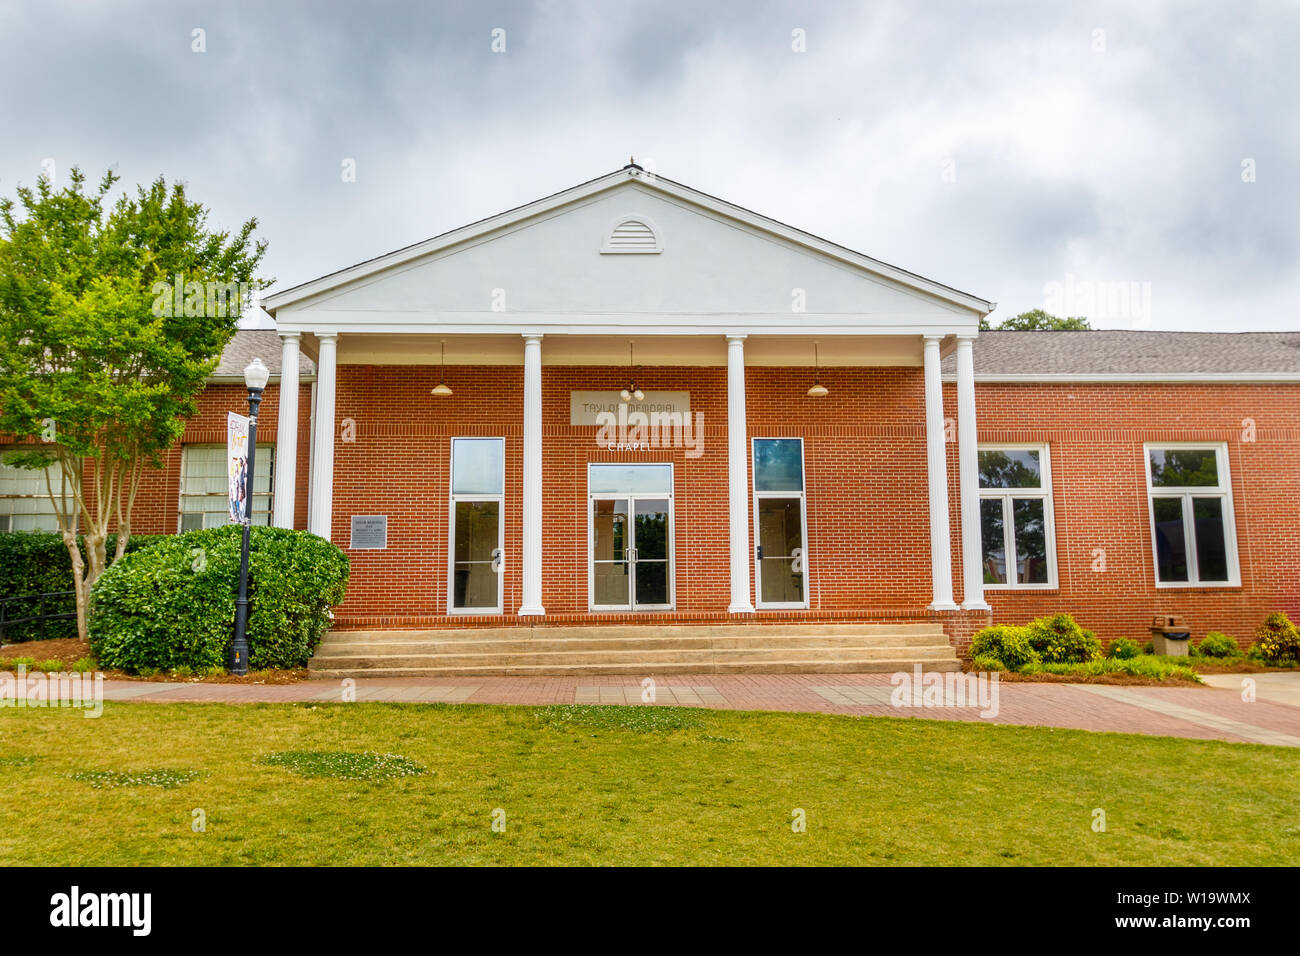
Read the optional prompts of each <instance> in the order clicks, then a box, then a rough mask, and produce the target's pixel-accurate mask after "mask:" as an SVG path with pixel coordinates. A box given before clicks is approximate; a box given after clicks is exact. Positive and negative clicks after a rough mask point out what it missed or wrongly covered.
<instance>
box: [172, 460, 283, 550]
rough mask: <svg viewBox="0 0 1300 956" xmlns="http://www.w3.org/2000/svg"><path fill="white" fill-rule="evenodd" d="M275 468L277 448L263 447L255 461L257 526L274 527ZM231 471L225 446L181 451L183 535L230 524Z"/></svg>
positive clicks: (181, 518) (254, 522) (254, 489)
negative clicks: (272, 504)
mask: <svg viewBox="0 0 1300 956" xmlns="http://www.w3.org/2000/svg"><path fill="white" fill-rule="evenodd" d="M274 467H275V445H263V444H261V443H259V444H258V446H257V454H256V456H255V458H254V460H253V470H254V472H255V474H254V476H253V512H252V514H253V524H264V525H269V524H270V523H271V497H272V494H271V489H272V488H273V487H274V484H273V483H272V480H271V473H272V470H273V469H274ZM229 469H230V464H229V460H228V459H227V457H226V446H225V445H224V444H222V445H185V446H184V447H183V448H182V449H181V509H180V510H181V513H180V530H181V531H197V530H198V529H199V528H216V527H219V526H221V525H223V524H228V523H229V522H230V474H229Z"/></svg>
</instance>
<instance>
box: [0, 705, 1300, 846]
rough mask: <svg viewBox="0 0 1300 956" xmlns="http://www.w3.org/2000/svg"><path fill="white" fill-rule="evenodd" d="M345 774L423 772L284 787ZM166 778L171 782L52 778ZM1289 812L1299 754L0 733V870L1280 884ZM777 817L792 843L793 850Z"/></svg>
mask: <svg viewBox="0 0 1300 956" xmlns="http://www.w3.org/2000/svg"><path fill="white" fill-rule="evenodd" d="M304 753H307V754H309V756H302V754H304ZM277 754H278V755H280V756H279V757H274V756H272V755H277ZM289 754H295V755H296V756H293V757H289V756H287V755H289ZM322 754H324V755H323V756H322ZM340 754H342V755H345V757H339V755H340ZM361 754H370V755H371V757H372V758H377V759H378V760H379V764H380V765H394V766H397V767H410V766H415V767H418V768H419V769H422V770H423V771H424V772H423V773H419V774H413V775H408V776H396V777H381V776H377V775H376V774H374V773H367V774H364V775H361V776H360V777H353V778H339V777H337V776H319V775H309V776H301V775H299V772H300V771H302V770H303V769H304V768H307V769H309V770H310V769H313V768H316V769H319V768H322V767H326V768H328V767H334V768H336V769H337V767H338V766H339V762H340V761H343V762H344V763H346V760H347V759H351V758H355V756H356V755H361ZM407 762H409V763H407ZM373 767H374V765H373V763H372V769H373ZM163 770H171V771H179V772H181V774H183V775H184V776H185V777H186V778H187V782H184V783H182V784H180V785H177V786H175V787H173V788H170V789H168V788H164V787H161V786H130V787H104V788H100V789H96V788H95V787H93V786H91V785H89V784H88V783H86V782H81V781H78V780H74V779H71V777H72V775H74V774H77V773H84V772H86V771H98V772H105V771H107V772H110V773H112V774H125V775H133V776H139V775H140V773H141V772H142V771H148V772H150V773H152V774H154V775H156V774H158V772H159V771H163ZM295 771H299V772H295ZM195 774H197V776H195ZM114 779H116V778H114ZM155 779H157V778H155ZM163 779H171V778H163ZM1298 804H1300V751H1297V750H1291V749H1285V748H1275V747H1263V746H1256V745H1248V744H1227V743H1219V742H1214V741H1200V740H1182V739H1174V738H1162V737H1142V736H1134V735H1122V734H1093V733H1087V732H1084V731H1071V730H1059V729H1058V730H1052V729H1046V728H1027V727H1012V726H995V725H987V724H977V723H959V722H947V721H931V720H919V719H900V718H878V717H849V716H837V715H826V714H783V713H746V712H736V711H705V710H695V709H686V708H663V707H645V708H642V707H631V708H623V707H618V708H606V707H555V708H529V707H487V706H476V705H417V704H351V705H349V704H328V705H325V704H319V705H310V704H297V705H290V704H265V705H251V704H249V705H227V704H144V703H135V704H132V703H121V702H109V703H108V704H106V705H105V710H104V714H103V716H102V717H101V718H99V719H97V720H87V719H86V718H84V717H83V716H82V714H81V713H80V712H78V711H72V710H66V709H59V710H39V709H30V710H29V709H24V710H16V709H15V710H0V864H4V865H10V866H12V865H52V864H53V865H60V864H78V865H137V864H157V865H168V864H177V865H180V864H184V865H197V864H216V865H220V864H246V865H288V864H331V865H343V864H359V865H379V864H392V865H404V864H451V863H460V864H504V865H517V864H613V863H618V864H634V865H645V864H760V863H761V864H922V865H924V864H980V865H998V864H1085V865H1098V866H1102V865H1104V866H1111V865H1123V864H1135V865H1146V864H1174V865H1184V864H1187V865H1190V864H1235V865H1252V864H1265V865H1268V864H1274V865H1292V866H1293V865H1296V864H1297V863H1300V826H1297V824H1296V821H1295V807H1296V806H1297V805H1298ZM1098 808H1100V809H1101V810H1104V811H1105V814H1106V823H1107V830H1106V832H1104V833H1097V832H1093V830H1092V822H1093V819H1094V810H1095V809H1098ZM200 810H201V811H202V813H201V814H199V813H197V811H200ZM796 810H803V811H804V812H805V813H806V816H807V832H806V833H794V832H792V829H791V825H790V824H791V821H792V819H794V814H795V811H796ZM501 811H503V812H504V816H502V813H501ZM200 817H201V818H202V819H204V820H205V826H204V827H203V828H202V830H201V832H194V831H193V830H192V829H191V823H192V821H193V820H195V819H198V818H200ZM494 819H498V820H500V819H504V821H505V824H506V828H505V831H504V832H494V830H493V826H492V824H493V821H494Z"/></svg>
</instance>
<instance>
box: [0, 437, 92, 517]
mask: <svg viewBox="0 0 1300 956" xmlns="http://www.w3.org/2000/svg"><path fill="white" fill-rule="evenodd" d="M6 450H7V451H17V450H18V449H17V448H10V449H6ZM46 471H48V472H49V476H50V486H49V488H47V487H46V485H45V474H46ZM62 484H63V471H62V469H61V468H60V467H59V466H58V464H54V465H51V466H50V467H49V468H48V469H46V470H45V471H29V470H28V469H26V468H12V467H10V466H9V465H5V464H3V463H0V531H58V530H59V519H58V518H57V517H56V516H55V512H54V502H52V501H51V500H50V495H49V490H50V488H52V489H53V490H54V493H55V494H56V495H58V494H63V492H64V489H63V487H62ZM64 502H65V504H64V508H63V511H64V513H65V514H67V513H68V512H69V511H70V510H71V509H72V494H71V492H70V491H69V492H68V494H67V495H66V496H65V498H64ZM71 517H72V518H73V519H74V520H75V519H76V515H72V516H71Z"/></svg>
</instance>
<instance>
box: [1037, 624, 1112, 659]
mask: <svg viewBox="0 0 1300 956" xmlns="http://www.w3.org/2000/svg"><path fill="white" fill-rule="evenodd" d="M1026 630H1027V631H1028V634H1029V643H1030V644H1031V645H1032V646H1033V648H1034V650H1035V651H1037V652H1038V656H1039V658H1040V659H1041V660H1042V661H1043V662H1044V663H1047V664H1067V663H1078V662H1084V661H1095V660H1100V659H1101V656H1102V655H1101V641H1099V640H1098V639H1097V635H1096V634H1094V633H1093V632H1092V631H1089V630H1087V629H1086V628H1082V627H1080V626H1079V625H1078V623H1077V622H1076V621H1075V620H1074V618H1073V617H1071V616H1070V615H1069V614H1054V615H1052V616H1050V617H1040V618H1036V619H1035V620H1033V621H1031V622H1030V623H1029V625H1028V627H1027V628H1026Z"/></svg>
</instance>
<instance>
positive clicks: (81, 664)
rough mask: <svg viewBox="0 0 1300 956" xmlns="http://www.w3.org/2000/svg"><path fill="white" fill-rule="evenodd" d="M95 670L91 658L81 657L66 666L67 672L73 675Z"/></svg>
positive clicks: (93, 661) (93, 660)
mask: <svg viewBox="0 0 1300 956" xmlns="http://www.w3.org/2000/svg"><path fill="white" fill-rule="evenodd" d="M94 669H95V659H94V658H93V657H82V658H80V659H78V660H76V661H74V662H73V663H71V664H69V665H68V670H70V671H72V673H74V674H84V673H86V672H87V671H93V670H94Z"/></svg>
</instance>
